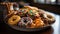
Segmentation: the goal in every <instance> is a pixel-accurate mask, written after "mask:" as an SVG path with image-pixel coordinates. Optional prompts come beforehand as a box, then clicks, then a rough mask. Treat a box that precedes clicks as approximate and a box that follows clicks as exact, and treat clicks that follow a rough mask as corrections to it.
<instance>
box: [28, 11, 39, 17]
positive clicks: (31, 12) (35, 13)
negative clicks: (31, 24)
mask: <svg viewBox="0 0 60 34" xmlns="http://www.w3.org/2000/svg"><path fill="white" fill-rule="evenodd" d="M28 14H29V15H31V16H32V15H33V16H37V17H39V13H38V12H37V10H30V11H29V12H28Z"/></svg>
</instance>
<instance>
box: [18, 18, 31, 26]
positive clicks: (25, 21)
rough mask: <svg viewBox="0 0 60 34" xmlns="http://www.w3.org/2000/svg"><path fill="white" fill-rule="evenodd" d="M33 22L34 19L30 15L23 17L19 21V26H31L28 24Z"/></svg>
mask: <svg viewBox="0 0 60 34" xmlns="http://www.w3.org/2000/svg"><path fill="white" fill-rule="evenodd" d="M31 23H32V19H31V18H30V17H22V18H21V21H20V22H19V24H18V25H19V26H29V25H28V24H31Z"/></svg>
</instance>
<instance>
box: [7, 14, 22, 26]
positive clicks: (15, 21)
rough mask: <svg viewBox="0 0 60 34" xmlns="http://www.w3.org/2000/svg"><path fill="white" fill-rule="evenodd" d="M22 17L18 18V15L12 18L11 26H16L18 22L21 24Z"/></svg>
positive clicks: (9, 22) (10, 20) (9, 20)
mask: <svg viewBox="0 0 60 34" xmlns="http://www.w3.org/2000/svg"><path fill="white" fill-rule="evenodd" d="M20 19H21V18H20V16H18V15H13V16H12V17H10V18H9V19H8V24H10V25H15V24H17V22H19V21H20Z"/></svg>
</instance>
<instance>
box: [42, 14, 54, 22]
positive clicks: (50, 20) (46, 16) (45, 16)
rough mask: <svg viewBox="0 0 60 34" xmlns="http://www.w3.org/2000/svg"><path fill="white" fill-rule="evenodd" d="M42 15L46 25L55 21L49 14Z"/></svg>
mask: <svg viewBox="0 0 60 34" xmlns="http://www.w3.org/2000/svg"><path fill="white" fill-rule="evenodd" d="M43 15H44V16H43V17H44V18H45V19H46V20H47V21H48V23H52V22H54V21H55V18H54V17H53V16H52V15H50V14H43Z"/></svg>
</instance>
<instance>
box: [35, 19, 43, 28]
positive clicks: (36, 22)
mask: <svg viewBox="0 0 60 34" xmlns="http://www.w3.org/2000/svg"><path fill="white" fill-rule="evenodd" d="M34 23H35V24H36V26H35V27H42V26H43V25H44V22H43V21H42V20H41V18H36V19H35V20H34Z"/></svg>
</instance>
